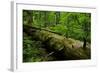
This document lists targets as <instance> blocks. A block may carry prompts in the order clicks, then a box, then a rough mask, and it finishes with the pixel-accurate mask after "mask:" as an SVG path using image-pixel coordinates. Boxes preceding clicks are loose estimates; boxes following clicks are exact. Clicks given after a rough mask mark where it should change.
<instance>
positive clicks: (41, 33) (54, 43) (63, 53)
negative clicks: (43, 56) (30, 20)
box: [23, 25, 91, 60]
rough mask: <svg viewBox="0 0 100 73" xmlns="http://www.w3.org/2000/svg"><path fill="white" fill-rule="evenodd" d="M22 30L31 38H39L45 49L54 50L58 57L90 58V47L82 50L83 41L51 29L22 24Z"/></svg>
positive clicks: (68, 58) (70, 58)
mask: <svg viewBox="0 0 100 73" xmlns="http://www.w3.org/2000/svg"><path fill="white" fill-rule="evenodd" d="M23 31H24V32H25V33H27V34H28V35H30V36H32V39H34V40H39V41H41V42H42V44H43V45H44V46H45V48H46V49H47V51H49V52H55V55H56V54H57V56H58V57H62V58H63V59H67V60H80V59H90V57H91V56H90V48H87V50H84V49H83V48H82V46H83V43H82V42H80V41H78V40H74V39H71V38H66V37H64V36H61V35H58V34H55V33H53V32H51V31H48V30H45V29H40V28H36V27H31V26H27V25H24V27H23Z"/></svg>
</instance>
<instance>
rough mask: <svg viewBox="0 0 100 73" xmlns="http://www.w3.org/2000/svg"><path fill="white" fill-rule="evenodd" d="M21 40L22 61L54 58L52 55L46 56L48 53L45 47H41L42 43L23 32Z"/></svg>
mask: <svg viewBox="0 0 100 73" xmlns="http://www.w3.org/2000/svg"><path fill="white" fill-rule="evenodd" d="M23 40H24V41H23V62H40V61H50V60H53V59H54V58H53V57H52V56H48V54H49V53H48V52H47V51H46V49H45V48H42V47H43V45H42V44H41V42H40V41H35V40H32V39H31V37H29V36H27V35H26V34H25V33H24V38H23ZM33 44H34V45H33Z"/></svg>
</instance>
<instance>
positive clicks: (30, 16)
mask: <svg viewBox="0 0 100 73" xmlns="http://www.w3.org/2000/svg"><path fill="white" fill-rule="evenodd" d="M26 25H27V26H32V27H35V28H37V29H40V30H39V31H41V30H45V31H48V32H50V33H54V34H57V35H60V36H62V37H64V38H66V39H67V38H68V39H69V38H70V39H71V40H73V41H74V42H75V43H76V44H77V45H76V46H75V47H78V46H80V45H81V48H82V49H83V50H84V48H87V47H89V49H90V44H91V13H81V12H60V11H39V10H38V11H36V10H23V27H24V26H26ZM28 33H32V32H28ZM45 34H46V33H45ZM33 37H34V36H32V35H29V34H27V33H26V32H24V29H23V62H40V61H59V60H70V57H69V58H65V57H63V55H61V53H63V52H58V53H57V54H55V51H47V50H46V49H47V47H44V44H45V43H48V41H50V39H49V40H46V41H45V43H44V42H43V41H41V40H37V39H36V38H35V39H33ZM40 37H42V36H40ZM76 40H78V42H77V41H76ZM50 42H53V41H50ZM58 42H59V41H58ZM45 45H46V44H45ZM53 46H54V45H53ZM58 46H59V44H58V45H57V46H56V47H58ZM75 47H73V45H72V48H75ZM58 48H59V47H58ZM78 48H80V47H78ZM54 49H55V48H54ZM85 52H87V50H86V51H85ZM88 52H89V53H88V55H87V56H88V58H87V59H89V58H90V50H88ZM85 54H87V53H85ZM55 55H56V56H55ZM71 57H74V56H71ZM71 59H74V58H71ZM76 59H77V58H76Z"/></svg>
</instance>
